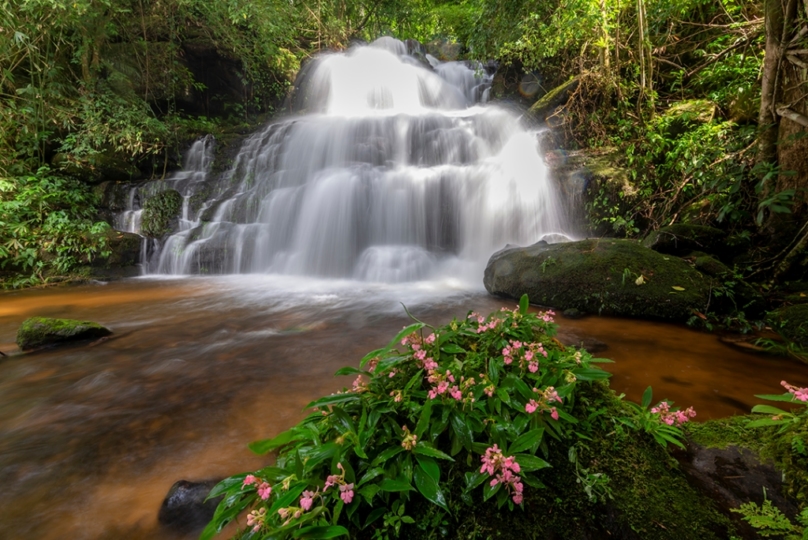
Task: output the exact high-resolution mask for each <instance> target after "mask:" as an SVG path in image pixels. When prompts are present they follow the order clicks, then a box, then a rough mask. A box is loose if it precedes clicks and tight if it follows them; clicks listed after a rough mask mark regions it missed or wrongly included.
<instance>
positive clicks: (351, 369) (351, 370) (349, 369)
mask: <svg viewBox="0 0 808 540" xmlns="http://www.w3.org/2000/svg"><path fill="white" fill-rule="evenodd" d="M343 375H370V373H368V372H367V371H362V370H361V369H356V368H354V367H350V366H346V367H344V368H340V369H338V370H337V372H336V373H334V377H342V376H343Z"/></svg>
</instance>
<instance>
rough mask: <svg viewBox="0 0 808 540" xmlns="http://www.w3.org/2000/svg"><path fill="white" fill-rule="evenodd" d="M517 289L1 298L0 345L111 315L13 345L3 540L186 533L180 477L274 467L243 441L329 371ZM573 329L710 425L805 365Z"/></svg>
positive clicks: (288, 417) (281, 289) (0, 386)
mask: <svg viewBox="0 0 808 540" xmlns="http://www.w3.org/2000/svg"><path fill="white" fill-rule="evenodd" d="M398 302H404V303H405V304H406V305H407V306H408V307H409V308H410V309H411V310H412V311H413V313H414V314H415V315H416V316H418V317H419V318H422V319H425V320H426V321H427V322H432V323H436V324H438V323H443V322H447V321H448V320H450V319H451V318H452V316H458V317H463V316H465V314H466V313H467V311H468V310H470V309H474V310H476V311H480V312H487V311H493V310H495V309H498V308H499V307H501V306H502V305H508V306H511V305H512V304H513V302H512V301H506V300H500V299H495V298H491V297H489V296H487V295H485V294H484V293H482V292H476V293H469V292H462V291H459V290H457V291H452V290H451V288H450V287H449V288H447V285H446V284H445V283H444V284H434V285H429V284H422V285H418V286H408V287H404V286H401V287H385V286H373V285H366V284H357V283H355V282H343V283H338V282H329V283H321V282H311V281H306V282H304V281H299V280H298V281H296V280H282V279H280V278H269V277H267V278H259V277H246V276H234V277H220V278H191V279H188V278H186V279H182V280H178V279H177V280H144V279H140V280H132V281H125V282H118V283H113V284H109V285H103V286H102V285H96V286H82V287H74V288H64V289H47V290H38V291H24V292H18V293H5V294H2V295H0V351H4V352H6V353H14V352H16V350H15V346H14V344H13V341H14V335H15V333H16V330H17V328H18V326H19V324H20V323H21V322H22V321H23V320H24V319H25V318H27V317H29V316H33V315H42V316H50V317H70V318H79V319H88V320H95V321H98V322H101V323H103V324H105V325H107V326H109V327H110V328H111V329H112V330H113V331H114V332H115V334H114V336H112V337H111V338H110V339H107V340H103V341H101V342H98V343H95V344H92V345H86V344H85V345H81V346H69V347H62V348H58V349H51V350H45V351H40V352H36V353H31V354H25V355H21V354H12V356H10V357H9V358H2V357H0V486H2V489H0V538H2V539H5V538H9V539H11V538H34V537H37V538H43V539H46V540H48V539H62V538H71V539H106V538H109V539H113V538H114V539H133V540H134V539H166V540H168V539H178V538H182V537H181V536H178V535H176V534H174V533H172V532H171V531H170V530H166V529H165V528H162V527H161V526H159V525H158V523H157V511H158V509H159V507H160V503H161V501H162V499H163V497H164V496H165V494H166V492H167V491H168V489H169V487H170V486H171V485H172V484H173V483H174V482H175V481H176V480H179V479H188V480H203V479H208V478H216V477H222V476H225V475H228V474H233V473H236V472H240V471H244V470H251V469H255V468H258V467H260V466H262V465H263V464H264V463H265V458H262V457H258V456H254V455H252V454H251V453H250V452H249V451H248V450H247V448H246V444H247V443H248V442H250V441H252V440H255V439H259V438H264V437H267V436H272V435H274V434H276V433H278V432H279V431H281V430H283V429H285V428H287V427H289V426H291V425H292V424H294V423H295V422H296V421H297V420H299V419H300V418H301V417H302V416H303V412H302V411H303V407H304V406H305V405H306V403H308V402H309V401H311V400H313V399H315V398H317V397H319V396H321V395H324V394H326V393H329V392H332V391H334V390H336V389H338V388H341V387H342V386H343V385H346V384H347V383H348V381H346V380H337V379H335V378H334V377H332V374H333V373H334V371H335V370H336V369H338V368H339V367H342V366H343V365H355V364H356V363H357V362H358V360H359V358H361V357H362V356H363V355H364V353H365V352H367V351H369V350H371V349H374V348H377V347H379V346H382V345H383V344H385V343H386V342H387V341H388V340H389V339H390V338H391V337H392V335H394V334H395V332H396V331H397V330H398V329H400V328H401V326H403V325H404V324H406V323H407V322H408V320H407V318H406V316H405V314H404V312H403V309H402V308H401V306H400V304H399V303H398ZM560 323H561V332H560V335H561V336H562V338H563V339H565V340H567V341H574V340H575V339H576V336H577V337H581V338H583V337H589V338H595V339H598V340H600V341H603V342H605V343H606V344H607V345H608V349H607V350H605V351H604V352H602V353H599V356H603V357H607V358H612V359H614V360H616V363H615V364H610V365H609V366H608V369H610V371H612V372H613V373H614V377H613V379H612V386H613V388H614V389H615V390H617V391H618V392H625V393H626V394H627V396H628V398H630V399H634V400H639V397H640V395H641V394H642V391H643V390H644V389H645V387H646V386H648V385H652V386H653V387H654V391H655V397H656V398H657V399H661V398H663V397H668V398H671V399H673V400H675V401H676V402H677V404H679V405H683V406H689V405H693V406H694V407H695V408H696V409H697V410H698V412H699V416H698V419H707V418H712V417H720V416H726V415H731V414H737V413H744V412H748V410H749V409H750V408H751V407H752V406H753V405H754V404H755V403H756V402H757V401H756V399H755V398H754V397H753V394H755V393H758V394H760V393H780V390H781V389H780V387H779V382H780V380H781V379H783V378H787V379H788V380H789V381H791V382H793V383H795V384H799V385H808V366H805V365H802V364H797V363H794V362H791V361H789V360H782V359H772V358H768V357H763V356H756V355H752V354H749V353H746V352H742V351H738V350H735V349H732V348H729V347H728V346H726V345H724V344H722V343H720V342H719V341H718V339H717V338H716V337H715V336H714V335H710V334H703V333H699V332H695V331H692V330H689V329H686V328H683V327H678V326H673V325H666V324H661V323H652V322H643V321H626V320H621V319H609V318H596V317H590V318H586V319H583V320H578V321H568V320H563V319H562V320H561V321H560Z"/></svg>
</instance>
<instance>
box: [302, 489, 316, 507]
mask: <svg viewBox="0 0 808 540" xmlns="http://www.w3.org/2000/svg"><path fill="white" fill-rule="evenodd" d="M316 494H317V492H316V491H304V492H303V496H302V497H301V498H300V507H301V508H302V509H303V510H304V511H306V512H308V511H309V510H311V505H312V503H314V496H315V495H316Z"/></svg>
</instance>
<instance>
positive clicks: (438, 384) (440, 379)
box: [426, 369, 477, 403]
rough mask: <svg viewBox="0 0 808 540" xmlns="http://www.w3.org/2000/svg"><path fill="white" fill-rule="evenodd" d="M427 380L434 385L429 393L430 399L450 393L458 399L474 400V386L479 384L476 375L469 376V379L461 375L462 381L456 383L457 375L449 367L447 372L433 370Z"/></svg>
mask: <svg viewBox="0 0 808 540" xmlns="http://www.w3.org/2000/svg"><path fill="white" fill-rule="evenodd" d="M426 380H427V381H428V382H429V383H430V384H431V385H432V388H431V389H430V390H429V392H428V393H427V396H428V397H429V399H435V398H437V397H438V396H441V395H444V394H449V396H451V397H452V399H454V400H456V401H465V402H467V403H473V402H474V394H473V387H474V385H475V384H477V383H476V381H475V380H474V377H469V378H468V379H466V378H465V377H460V382H459V383H458V384H455V382H456V380H455V376H454V375H452V372H451V371H449V370H448V369H447V370H446V372H445V373H440V372H439V371H437V370H431V371H430V372H429V373H428V374H427V378H426ZM464 392H465V395H464Z"/></svg>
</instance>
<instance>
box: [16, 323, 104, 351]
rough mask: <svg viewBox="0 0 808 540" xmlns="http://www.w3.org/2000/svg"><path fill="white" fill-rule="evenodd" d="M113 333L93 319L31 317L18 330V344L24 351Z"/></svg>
mask: <svg viewBox="0 0 808 540" xmlns="http://www.w3.org/2000/svg"><path fill="white" fill-rule="evenodd" d="M110 334H112V331H111V330H110V329H109V328H106V327H104V326H101V325H100V324H98V323H94V322H91V321H76V320H73V319H50V318H47V317H31V318H30V319H26V320H25V321H23V323H22V325H21V326H20V329H19V330H18V331H17V345H18V346H19V348H20V349H21V350H23V351H28V350H31V349H37V348H40V347H46V346H48V345H56V344H59V343H64V342H68V341H80V340H85V339H98V338H101V337H104V336H108V335H110Z"/></svg>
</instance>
